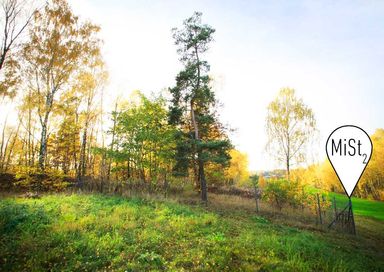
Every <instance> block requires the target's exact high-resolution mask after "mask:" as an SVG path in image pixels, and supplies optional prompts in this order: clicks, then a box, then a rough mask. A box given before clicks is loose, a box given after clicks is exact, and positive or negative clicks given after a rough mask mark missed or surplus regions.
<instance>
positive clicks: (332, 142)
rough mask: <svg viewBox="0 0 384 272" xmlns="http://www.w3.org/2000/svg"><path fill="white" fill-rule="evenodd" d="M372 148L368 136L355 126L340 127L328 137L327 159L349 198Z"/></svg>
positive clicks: (366, 163)
mask: <svg viewBox="0 0 384 272" xmlns="http://www.w3.org/2000/svg"><path fill="white" fill-rule="evenodd" d="M372 148H373V147H372V141H371V138H370V137H369V135H368V134H367V133H366V132H365V131H364V130H363V129H361V128H359V127H357V126H353V125H347V126H341V127H339V128H337V129H335V130H334V131H333V132H332V133H331V134H330V135H329V137H328V140H327V144H326V151H327V156H328V159H329V161H330V162H331V165H332V167H333V169H334V170H335V172H336V175H337V177H338V178H339V180H340V182H341V185H343V188H344V191H345V193H346V194H347V195H348V197H349V198H350V197H351V195H352V193H353V191H354V190H355V187H356V185H357V183H358V181H359V179H360V177H361V176H362V175H363V172H364V170H365V168H366V167H367V165H368V162H369V160H370V159H371V155H372Z"/></svg>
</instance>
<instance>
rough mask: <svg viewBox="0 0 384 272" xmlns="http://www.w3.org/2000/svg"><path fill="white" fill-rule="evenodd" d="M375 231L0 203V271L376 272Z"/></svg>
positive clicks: (53, 201)
mask: <svg viewBox="0 0 384 272" xmlns="http://www.w3.org/2000/svg"><path fill="white" fill-rule="evenodd" d="M356 203H358V202H357V201H356ZM356 206H358V205H357V204H356ZM360 207H361V208H363V207H364V206H363V205H362V206H360ZM356 210H358V209H357V207H356ZM359 220H360V221H359ZM361 220H364V221H361ZM374 221H375V222H376V221H377V220H374ZM357 222H358V224H359V222H365V223H364V224H366V223H367V222H368V223H369V222H371V220H370V219H367V217H365V216H363V217H360V216H357ZM376 223H378V222H376ZM377 226H378V227H379V229H377V230H375V232H374V233H372V235H374V237H375V238H372V239H367V238H365V236H364V235H361V236H357V237H353V236H350V235H346V234H340V233H334V232H324V231H321V230H316V229H312V230H310V229H302V228H298V227H294V226H289V225H287V224H284V223H280V222H276V221H274V219H273V218H268V217H267V216H260V215H257V214H255V213H250V212H249V211H246V210H242V209H236V210H231V209H222V210H217V209H216V208H215V207H214V206H213V205H211V207H209V208H207V207H204V206H201V205H186V204H180V203H178V202H176V201H173V200H154V199H152V200H148V199H147V200H146V199H141V198H123V197H118V196H104V195H97V194H53V195H46V196H43V197H42V198H41V199H27V198H21V197H13V196H8V197H4V198H2V199H1V200H0V270H1V271H47V270H51V271H105V270H108V271H234V270H236V271H255V270H261V271H382V269H383V267H384V259H383V255H382V251H381V249H382V248H383V245H384V243H383V236H382V235H383V234H382V233H383V232H382V231H383V227H382V226H383V224H382V223H381V222H380V223H379V224H378V225H377ZM361 231H363V230H361Z"/></svg>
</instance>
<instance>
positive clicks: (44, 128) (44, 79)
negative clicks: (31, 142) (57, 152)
mask: <svg viewBox="0 0 384 272" xmlns="http://www.w3.org/2000/svg"><path fill="white" fill-rule="evenodd" d="M98 31H99V27H98V26H95V25H93V24H91V23H89V22H86V23H80V22H79V20H78V17H76V16H75V15H74V14H73V13H72V11H71V9H70V7H69V5H68V3H67V2H66V1H65V0H52V1H50V2H49V3H48V4H47V5H46V6H45V9H44V11H42V12H35V16H34V24H33V27H32V28H31V30H30V41H29V42H28V43H27V44H26V46H25V48H24V51H23V53H24V54H23V57H24V59H25V60H26V63H27V65H26V71H25V72H26V75H27V76H28V77H29V81H30V82H31V84H30V87H31V88H32V89H33V92H34V95H35V96H36V97H37V98H38V102H37V103H36V107H37V112H38V116H39V121H40V124H41V137H40V149H39V160H38V161H39V168H40V170H41V171H44V168H45V163H46V157H47V143H48V125H49V119H50V115H51V113H52V111H53V109H54V106H55V104H56V103H57V101H56V97H57V96H58V93H59V92H62V91H65V90H69V89H70V87H69V84H70V82H71V78H73V76H74V75H75V74H76V72H77V71H78V70H79V69H80V68H82V67H84V66H87V65H88V63H89V59H91V58H92V56H94V55H96V54H99V53H100V50H99V42H98V41H99V40H98V39H97V38H96V35H95V34H96V33H97V32H98Z"/></svg>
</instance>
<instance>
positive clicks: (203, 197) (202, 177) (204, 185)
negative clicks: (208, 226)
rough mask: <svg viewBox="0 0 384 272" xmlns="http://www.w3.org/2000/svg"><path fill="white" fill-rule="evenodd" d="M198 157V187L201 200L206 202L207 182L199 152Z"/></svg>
mask: <svg viewBox="0 0 384 272" xmlns="http://www.w3.org/2000/svg"><path fill="white" fill-rule="evenodd" d="M198 157H199V178H200V187H201V200H202V201H204V202H205V203H207V201H208V195H207V182H206V180H205V173H204V162H203V160H202V158H201V152H200V153H199V155H198Z"/></svg>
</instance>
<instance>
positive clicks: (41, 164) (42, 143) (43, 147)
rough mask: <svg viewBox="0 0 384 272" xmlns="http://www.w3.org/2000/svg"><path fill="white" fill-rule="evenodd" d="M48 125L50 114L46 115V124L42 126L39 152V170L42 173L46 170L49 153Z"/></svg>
mask: <svg viewBox="0 0 384 272" xmlns="http://www.w3.org/2000/svg"><path fill="white" fill-rule="evenodd" d="M47 125H48V113H46V114H45V118H44V122H43V123H42V124H41V139H40V151H39V169H40V170H41V171H44V169H45V157H46V156H45V155H46V153H47Z"/></svg>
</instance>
